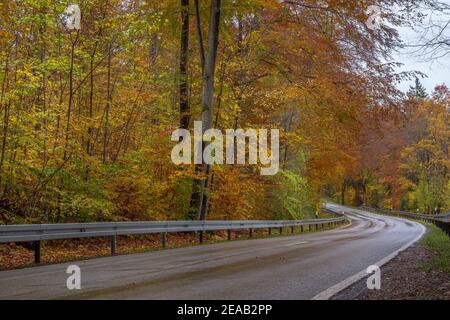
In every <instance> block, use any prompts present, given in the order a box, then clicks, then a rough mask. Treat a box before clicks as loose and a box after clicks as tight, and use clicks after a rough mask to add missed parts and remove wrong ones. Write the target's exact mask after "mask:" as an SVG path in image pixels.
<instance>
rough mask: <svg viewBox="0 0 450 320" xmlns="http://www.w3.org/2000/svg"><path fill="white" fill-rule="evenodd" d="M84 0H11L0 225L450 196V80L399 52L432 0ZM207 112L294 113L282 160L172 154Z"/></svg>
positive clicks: (285, 121) (5, 6) (213, 115)
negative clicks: (75, 2) (179, 161)
mask: <svg viewBox="0 0 450 320" xmlns="http://www.w3.org/2000/svg"><path fill="white" fill-rule="evenodd" d="M79 2H80V3H79V5H80V10H81V13H82V18H81V27H80V28H81V29H80V30H69V29H67V28H65V27H64V19H63V17H62V13H63V12H64V10H65V9H66V7H67V1H65V0H64V1H62V0H54V1H50V0H9V1H2V2H1V3H0V21H1V26H0V48H1V49H0V142H1V143H0V224H22V223H65V222H94V221H123V220H125V221H127V220H184V219H199V218H201V219H206V218H207V219H302V218H311V217H314V215H315V212H316V210H317V208H318V207H320V198H321V196H324V195H328V196H329V197H330V198H332V199H334V200H335V201H339V202H343V203H345V204H352V205H354V206H358V205H360V204H362V203H366V204H369V205H374V206H387V207H395V208H399V207H401V208H405V209H410V210H417V209H419V210H420V211H424V212H430V211H432V210H434V208H438V209H440V210H445V209H446V208H449V206H450V204H449V203H448V199H450V196H449V195H450V184H449V183H448V181H449V179H448V174H449V172H450V170H449V165H450V164H449V159H448V155H449V153H448V141H449V130H448V126H449V124H448V105H449V99H450V92H449V90H448V88H447V87H445V86H443V85H441V86H437V87H436V90H434V92H433V93H431V92H426V90H425V89H424V88H423V86H422V85H421V84H420V81H419V79H420V77H421V76H422V75H421V74H419V73H417V72H397V71H396V65H397V64H396V63H395V62H394V61H392V59H391V56H392V53H394V52H395V51H396V50H397V49H398V48H399V47H400V46H401V44H402V43H401V39H400V38H399V34H398V32H397V28H398V27H400V26H410V25H416V24H418V23H420V14H419V13H420V12H421V10H423V7H422V5H426V4H429V3H433V2H434V1H430V0H420V1H413V2H411V1H409V2H407V4H405V1H404V0H373V1H356V2H355V1H342V0H325V1H318V0H317V1H315V0H305V1H277V0H248V1H218V0H210V1H192V0H191V1H190V0H181V1H180V0H167V1H140V0H131V1H122V0H109V1H106V0H86V1H79ZM371 5H377V6H379V7H381V8H383V10H384V11H385V12H383V17H384V18H383V19H384V20H385V21H384V22H386V23H385V24H384V25H383V27H382V28H380V29H378V30H372V29H371V28H370V27H368V24H367V22H368V20H369V19H370V18H371V16H370V14H369V13H368V12H369V10H368V9H369V8H370V6H371ZM212 7H215V8H217V13H218V14H217V15H211V14H210V10H211V8H212ZM436 10H438V9H436ZM440 10H442V9H440ZM218 24H220V26H217V25H218ZM211 25H213V26H217V28H216V27H212V28H210V26H211ZM209 41H213V43H208V42H209ZM205 61H213V62H214V63H205ZM387 61H391V62H387ZM214 66H215V67H216V68H214ZM213 80H215V82H214V83H211V82H212V81H213ZM402 80H406V81H410V82H411V83H412V84H413V85H412V88H411V90H410V92H409V94H408V95H406V94H405V93H403V92H401V91H399V90H398V87H397V84H398V82H399V81H402ZM414 81H415V83H414ZM204 84H208V85H206V86H205V85H204ZM436 85H439V84H438V83H436ZM205 88H209V89H208V90H206V89H205ZM211 88H212V90H211ZM205 119H207V120H208V121H206V120H205ZM194 120H202V121H203V122H204V128H207V127H214V128H217V129H220V130H225V129H228V128H244V129H249V128H258V129H259V128H261V129H262V128H266V129H271V128H278V129H280V140H281V141H280V162H281V163H280V169H281V170H280V173H279V174H278V175H276V176H274V177H261V176H260V174H259V170H255V167H253V166H247V165H241V166H225V165H214V166H212V167H211V168H201V169H199V167H196V166H194V165H191V166H189V165H186V166H175V165H174V164H173V163H172V161H171V157H170V155H171V149H172V148H173V146H174V145H175V143H173V142H172V141H171V139H170V137H171V132H172V131H173V130H175V129H177V128H180V127H181V128H185V129H188V130H192V128H193V122H194ZM212 120H214V121H212ZM204 167H205V166H204ZM203 203H205V204H207V205H203ZM199 210H200V211H199Z"/></svg>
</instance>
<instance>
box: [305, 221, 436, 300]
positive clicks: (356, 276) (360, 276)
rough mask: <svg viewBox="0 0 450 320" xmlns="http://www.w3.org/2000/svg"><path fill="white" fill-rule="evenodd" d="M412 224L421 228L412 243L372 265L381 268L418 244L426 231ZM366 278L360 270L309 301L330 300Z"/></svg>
mask: <svg viewBox="0 0 450 320" xmlns="http://www.w3.org/2000/svg"><path fill="white" fill-rule="evenodd" d="M398 220H404V221H408V220H406V219H398ZM413 223H415V224H417V225H419V226H420V227H421V229H422V232H421V234H420V235H419V236H417V237H416V238H415V239H414V240H412V241H410V242H408V243H407V244H405V245H404V246H403V247H401V248H400V249H398V250H396V251H394V252H393V253H391V254H390V255H388V256H386V257H384V258H383V259H381V260H380V261H378V262H377V263H375V264H374V265H377V266H378V267H380V268H381V267H382V266H384V265H385V264H387V263H388V262H389V261H391V260H392V259H394V258H395V257H397V256H398V255H399V254H400V253H401V252H403V251H405V250H406V249H408V248H409V247H411V246H412V245H413V244H415V243H416V242H418V241H419V240H420V239H422V237H423V235H424V234H425V232H426V231H427V229H426V228H425V226H424V225H423V224H421V223H418V222H414V221H413ZM367 276H368V274H367V272H366V269H364V270H361V271H360V272H358V273H356V274H354V275H353V276H350V277H348V278H347V279H345V280H343V281H341V282H339V283H338V284H336V285H334V286H332V287H330V288H328V289H326V290H324V291H322V292H321V293H319V294H317V295H315V296H314V297H312V298H311V300H329V299H330V298H332V297H333V296H335V295H336V294H338V293H339V292H341V291H343V290H345V289H347V288H348V287H350V286H351V285H352V284H354V283H356V282H358V281H360V280H361V279H364V278H365V277H367Z"/></svg>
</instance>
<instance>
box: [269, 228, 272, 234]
mask: <svg viewBox="0 0 450 320" xmlns="http://www.w3.org/2000/svg"><path fill="white" fill-rule="evenodd" d="M271 235H272V228H269V236H271Z"/></svg>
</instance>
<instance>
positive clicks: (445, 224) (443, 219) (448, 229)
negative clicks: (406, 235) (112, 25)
mask: <svg viewBox="0 0 450 320" xmlns="http://www.w3.org/2000/svg"><path fill="white" fill-rule="evenodd" d="M360 208H361V209H363V210H366V211H369V212H374V213H379V214H385V215H391V216H396V217H402V218H407V219H413V220H420V221H424V222H428V223H432V224H434V225H435V226H437V227H438V228H440V229H442V230H443V231H444V232H445V233H447V234H448V235H449V236H450V220H448V218H447V216H446V215H440V216H432V215H429V214H418V213H410V212H404V211H396V210H383V209H376V208H372V207H367V206H361V207H360Z"/></svg>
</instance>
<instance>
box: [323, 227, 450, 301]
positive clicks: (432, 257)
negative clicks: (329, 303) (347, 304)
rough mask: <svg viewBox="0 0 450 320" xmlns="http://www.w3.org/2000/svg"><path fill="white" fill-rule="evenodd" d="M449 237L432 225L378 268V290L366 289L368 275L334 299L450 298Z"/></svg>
mask: <svg viewBox="0 0 450 320" xmlns="http://www.w3.org/2000/svg"><path fill="white" fill-rule="evenodd" d="M449 248H450V238H449V237H448V236H446V235H445V234H444V233H443V232H442V231H440V230H438V229H437V228H436V227H434V226H428V231H427V234H426V235H425V237H424V238H423V239H422V240H421V241H420V242H417V243H416V244H414V245H413V246H411V247H410V248H408V249H407V250H405V251H403V252H401V253H400V254H399V255H398V256H397V257H395V258H394V259H393V260H391V261H390V262H389V263H387V264H386V265H384V266H383V267H382V268H381V290H368V289H367V286H366V281H367V278H364V279H362V280H360V281H358V282H356V283H355V284H353V285H352V286H350V287H349V288H347V289H345V290H343V291H341V292H340V293H338V294H337V295H335V296H334V297H333V298H332V299H333V300H430V299H432V300H450V262H449V260H450V255H449Z"/></svg>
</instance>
